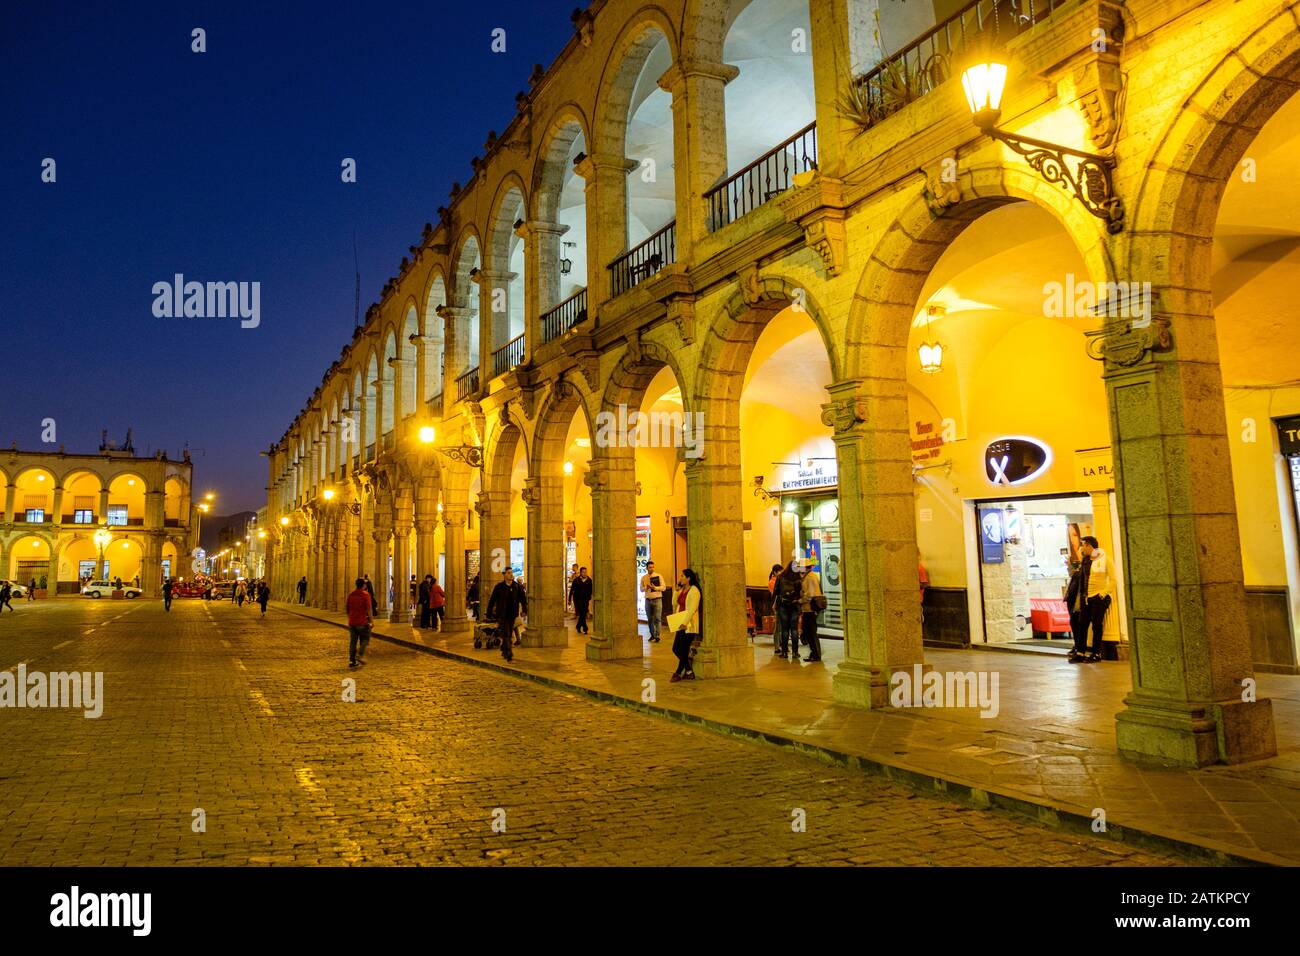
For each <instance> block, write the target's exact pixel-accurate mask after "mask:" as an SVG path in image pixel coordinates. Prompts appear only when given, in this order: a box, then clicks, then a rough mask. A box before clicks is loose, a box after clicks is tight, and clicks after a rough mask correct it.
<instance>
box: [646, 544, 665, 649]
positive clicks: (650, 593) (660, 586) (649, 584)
mask: <svg viewBox="0 0 1300 956" xmlns="http://www.w3.org/2000/svg"><path fill="white" fill-rule="evenodd" d="M641 593H642V594H644V595H645V618H646V624H647V625H648V626H649V628H650V643H651V644H658V643H659V625H660V623H661V622H662V621H663V615H664V602H663V595H664V579H663V576H662V575H660V574H657V573H656V572H655V563H654V562H653V561H647V562H646V563H645V574H643V575H642V576H641Z"/></svg>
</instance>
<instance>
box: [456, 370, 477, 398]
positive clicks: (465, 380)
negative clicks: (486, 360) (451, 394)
mask: <svg viewBox="0 0 1300 956" xmlns="http://www.w3.org/2000/svg"><path fill="white" fill-rule="evenodd" d="M477 394H478V366H475V367H474V368H471V369H467V370H466V371H464V372H461V373H460V374H459V375H458V376H456V401H458V402H459V401H460V400H461V399H464V398H468V397H469V396H471V395H477Z"/></svg>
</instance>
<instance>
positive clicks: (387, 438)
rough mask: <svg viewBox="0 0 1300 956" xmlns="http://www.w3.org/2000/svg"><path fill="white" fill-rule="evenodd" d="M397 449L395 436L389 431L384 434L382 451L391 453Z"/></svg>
mask: <svg viewBox="0 0 1300 956" xmlns="http://www.w3.org/2000/svg"><path fill="white" fill-rule="evenodd" d="M396 447H397V435H396V433H395V432H393V431H392V430H391V429H390V430H389V431H386V432H384V451H392V450H393V449H394V448H396Z"/></svg>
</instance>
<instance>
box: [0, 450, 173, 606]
mask: <svg viewBox="0 0 1300 956" xmlns="http://www.w3.org/2000/svg"><path fill="white" fill-rule="evenodd" d="M191 477H192V466H191V464H190V462H189V460H188V456H187V458H186V460H184V461H169V460H168V459H167V458H166V457H165V456H164V455H163V453H162V452H159V453H158V454H157V455H156V456H155V457H153V458H137V457H135V455H134V454H133V453H132V452H129V451H115V450H111V449H109V450H105V451H103V452H101V453H100V454H98V455H70V454H65V453H64V452H62V451H58V452H26V451H19V450H18V449H17V447H16V446H15V447H14V448H12V449H10V450H9V451H8V452H0V486H2V487H3V489H4V517H3V523H2V524H0V569H3V572H4V573H3V576H4V577H8V578H10V579H11V580H16V581H20V582H22V583H24V584H26V583H28V582H30V581H32V580H36V581H37V583H38V586H41V587H43V588H44V589H45V591H46V593H47V594H48V595H49V596H53V595H55V594H77V593H79V592H80V590H81V585H82V582H84V581H87V580H90V579H92V578H95V577H96V576H97V575H98V574H101V573H102V574H104V575H106V576H107V578H108V579H110V580H111V579H114V578H121V579H122V580H123V581H124V582H127V583H131V582H133V581H136V580H138V581H139V586H140V587H141V588H142V589H143V591H144V594H145V596H146V597H158V596H161V594H162V582H163V578H164V577H167V576H185V577H188V576H190V574H191V573H192V570H191V567H190V565H191V563H192V561H191V558H190V554H191V552H192V551H193V549H194V548H195V546H196V545H197V543H198V538H197V532H198V527H197V525H198V521H197V516H198V512H197V510H196V509H195V508H194V507H193V505H192V503H191V500H190V484H191ZM98 531H105V532H107V543H106V544H105V546H104V547H103V549H102V551H101V548H100V544H101V542H102V541H103V539H104V536H103V535H101V536H100V539H99V540H97V539H96V532H98ZM42 581H44V582H45V583H44V584H43V585H42V584H41V582H42Z"/></svg>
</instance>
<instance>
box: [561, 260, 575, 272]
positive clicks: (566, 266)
mask: <svg viewBox="0 0 1300 956" xmlns="http://www.w3.org/2000/svg"><path fill="white" fill-rule="evenodd" d="M572 271H573V260H572V259H561V260H560V275H562V276H567V275H568V274H569V273H570V272H572Z"/></svg>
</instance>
